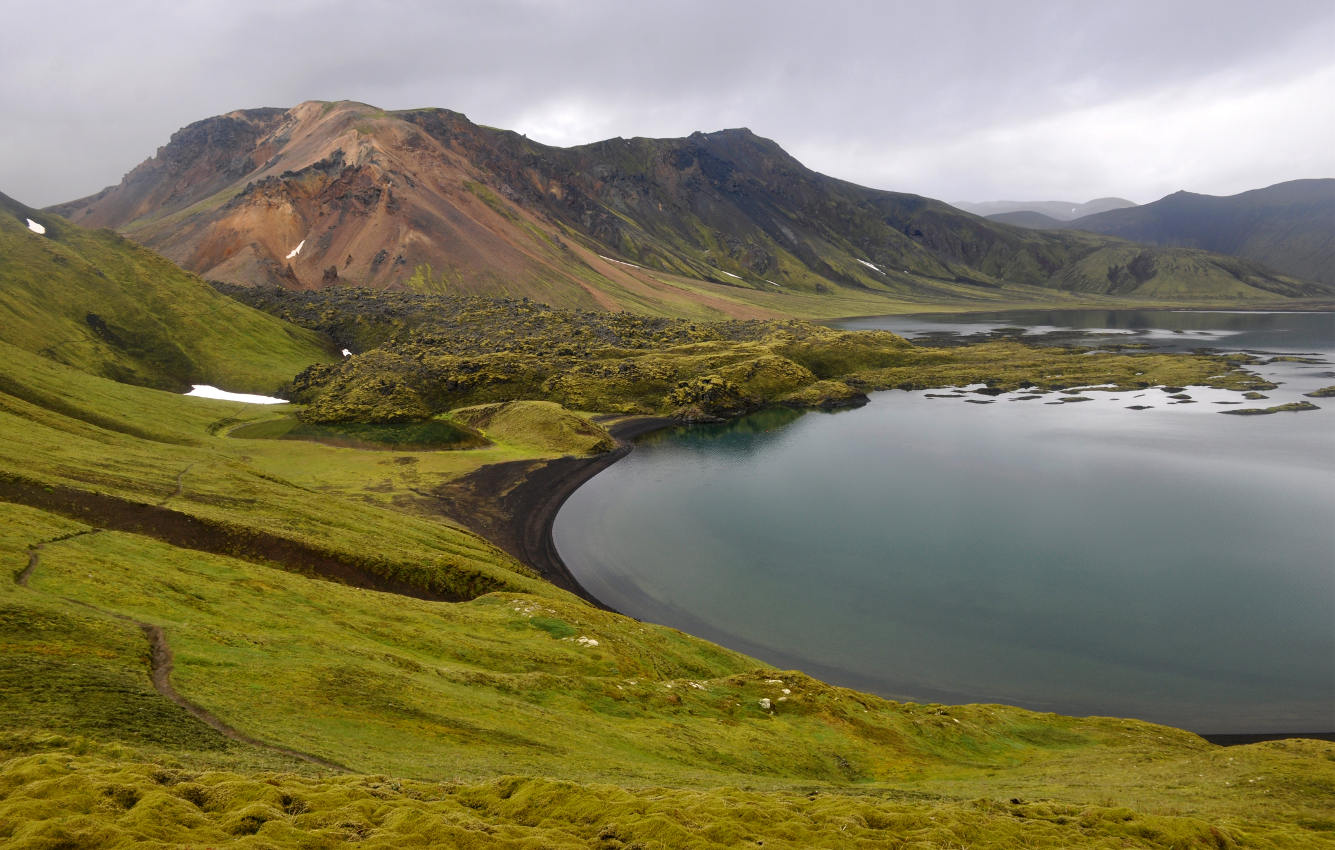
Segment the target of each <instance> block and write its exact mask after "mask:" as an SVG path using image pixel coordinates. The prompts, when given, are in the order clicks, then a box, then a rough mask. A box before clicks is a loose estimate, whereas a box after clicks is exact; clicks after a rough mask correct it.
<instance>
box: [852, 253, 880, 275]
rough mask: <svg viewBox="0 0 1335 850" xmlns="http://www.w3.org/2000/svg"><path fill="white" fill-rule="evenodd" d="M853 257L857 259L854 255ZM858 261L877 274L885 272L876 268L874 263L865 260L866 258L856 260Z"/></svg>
mask: <svg viewBox="0 0 1335 850" xmlns="http://www.w3.org/2000/svg"><path fill="white" fill-rule="evenodd" d="M854 259H857V258H856V257H854ZM858 262H859V263H862V264H863V265H864V266H866V267H867V268H869V269H871V270H872V271H874V272H876V273H877V274H885V272H883V271H881V270H880V269H879V268H877V267H876V266H874V265H872V264H871V263H869V262H867V261H866V260H858Z"/></svg>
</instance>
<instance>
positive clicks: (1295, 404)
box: [1219, 401, 1321, 416]
mask: <svg viewBox="0 0 1335 850" xmlns="http://www.w3.org/2000/svg"><path fill="white" fill-rule="evenodd" d="M1320 409H1321V408H1319V407H1317V406H1316V405H1315V404H1312V403H1311V402H1310V401H1291V402H1289V403H1288V404H1277V405H1275V406H1274V407H1244V408H1242V409H1241V410H1221V411H1219V412H1220V413H1231V414H1233V415H1234V416H1265V415H1267V414H1271V413H1297V412H1298V411H1300V410H1320Z"/></svg>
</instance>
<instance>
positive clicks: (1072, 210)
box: [950, 198, 1136, 221]
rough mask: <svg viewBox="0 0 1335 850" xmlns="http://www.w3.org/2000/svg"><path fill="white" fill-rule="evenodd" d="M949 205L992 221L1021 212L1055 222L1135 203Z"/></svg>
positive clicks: (1099, 200) (1110, 200)
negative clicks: (1041, 216)
mask: <svg viewBox="0 0 1335 850" xmlns="http://www.w3.org/2000/svg"><path fill="white" fill-rule="evenodd" d="M950 205H951V206H952V207H958V208H959V209H962V210H964V211H965V212H971V213H973V214H974V215H981V216H983V217H984V218H990V219H992V220H994V221H997V220H999V219H998V218H997V217H998V216H1001V215H1005V214H1007V213H1021V212H1033V213H1039V214H1040V215H1044V216H1047V217H1049V218H1052V219H1055V220H1057V221H1072V220H1074V219H1077V218H1083V217H1084V216H1087V215H1095V214H1097V213H1101V212H1107V211H1108V210H1118V209H1124V208H1126V207H1134V206H1135V205H1136V202H1135V201H1128V200H1127V199H1126V198H1095V199H1094V200H1092V201H1085V202H1084V203H1083V204H1076V203H1071V202H1070V201H981V202H979V203H970V202H968V201H952V202H951V204H950Z"/></svg>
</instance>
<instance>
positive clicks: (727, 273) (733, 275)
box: [719, 269, 742, 280]
mask: <svg viewBox="0 0 1335 850" xmlns="http://www.w3.org/2000/svg"><path fill="white" fill-rule="evenodd" d="M719 272H720V273H721V274H726V275H727V276H728V277H735V278H737V279H738V280H741V279H742V276H741V275H739V274H733V273H732V272H725V271H723V269H719Z"/></svg>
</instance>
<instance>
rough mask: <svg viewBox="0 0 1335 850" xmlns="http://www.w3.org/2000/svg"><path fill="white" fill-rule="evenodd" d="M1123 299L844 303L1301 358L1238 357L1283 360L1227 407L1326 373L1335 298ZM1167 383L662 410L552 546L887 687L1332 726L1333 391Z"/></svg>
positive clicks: (592, 577)
mask: <svg viewBox="0 0 1335 850" xmlns="http://www.w3.org/2000/svg"><path fill="white" fill-rule="evenodd" d="M1134 317H1135V318H1134V323H1135V324H1146V323H1147V322H1153V321H1155V320H1157V321H1158V323H1159V324H1160V325H1161V326H1165V325H1166V326H1167V327H1160V328H1158V329H1157V330H1156V329H1153V328H1147V329H1145V332H1144V333H1137V334H1127V333H1125V331H1126V330H1127V328H1123V327H1121V326H1119V325H1118V324H1116V323H1117V322H1119V321H1122V320H1123V319H1126V320H1127V322H1131V321H1132V319H1131V318H1129V317H1128V316H1127V315H1125V314H1103V315H1102V316H1101V317H1100V316H1099V315H1093V316H1091V314H1069V315H1060V314H1045V315H1043V316H1038V317H1035V316H1032V315H1027V316H1021V315H1015V314H1011V315H1001V316H998V317H994V318H985V319H982V320H972V319H971V320H968V321H965V320H961V319H959V318H958V317H939V318H938V317H931V318H926V319H924V318H912V319H900V318H893V317H892V318H885V319H882V320H858V324H859V325H861V326H877V325H876V322H877V321H880V322H881V323H882V324H880V325H879V326H883V327H890V329H892V330H895V331H896V332H899V333H905V334H907V335H913V334H916V333H920V332H931V331H939V330H942V329H949V330H954V331H956V332H961V333H968V332H976V331H979V330H987V329H989V328H990V327H1000V326H1014V325H1017V324H1024V325H1026V326H1032V327H1040V326H1043V328H1044V329H1049V328H1053V327H1056V328H1061V327H1079V326H1081V325H1082V324H1083V325H1085V326H1092V327H1094V328H1096V329H1097V328H1107V329H1114V330H1119V329H1120V330H1122V331H1124V332H1123V333H1121V334H1119V336H1130V335H1134V336H1135V341H1139V342H1150V343H1152V342H1153V341H1154V340H1155V339H1158V338H1162V339H1163V340H1164V341H1163V342H1162V343H1161V344H1163V345H1168V346H1183V345H1187V344H1188V343H1184V342H1183V340H1182V339H1181V337H1182V336H1183V335H1182V334H1176V333H1173V331H1174V330H1180V329H1182V328H1180V327H1174V326H1180V325H1183V324H1187V325H1189V326H1190V329H1191V332H1192V333H1193V334H1198V335H1199V336H1198V339H1197V340H1191V341H1190V343H1189V344H1190V345H1193V346H1194V345H1202V344H1209V345H1214V346H1218V347H1220V348H1223V349H1230V348H1233V347H1237V348H1253V349H1255V348H1258V347H1261V348H1264V349H1265V350H1268V351H1271V352H1282V351H1302V352H1305V353H1309V354H1310V353H1315V354H1317V355H1319V358H1318V359H1320V360H1321V361H1322V362H1318V363H1288V362H1279V363H1274V364H1271V365H1269V366H1266V367H1258V371H1261V372H1262V373H1264V374H1266V375H1267V377H1270V378H1271V379H1272V380H1276V381H1282V382H1283V383H1282V385H1281V387H1280V389H1278V390H1275V391H1271V392H1270V393H1269V395H1270V396H1271V398H1270V399H1269V400H1267V401H1264V402H1248V403H1247V405H1248V406H1250V405H1253V404H1259V405H1262V406H1268V405H1272V404H1280V403H1283V402H1286V401H1293V400H1297V399H1299V398H1301V393H1302V392H1307V391H1310V390H1311V389H1314V388H1316V387H1321V386H1326V385H1329V384H1332V383H1335V372H1333V371H1332V370H1335V366H1332V365H1331V363H1330V362H1329V361H1330V360H1331V359H1332V355H1335V333H1332V330H1335V327H1333V326H1332V324H1331V322H1332V318H1335V317H1332V316H1331V315H1330V314H1322V315H1319V316H1315V317H1314V316H1311V315H1307V316H1291V315H1285V314H1266V315H1262V316H1252V317H1250V318H1251V319H1252V322H1253V323H1252V324H1251V325H1248V323H1247V321H1246V320H1247V319H1248V318H1249V317H1247V316H1239V315H1237V314H1201V313H1192V314H1181V313H1177V314H1170V313H1165V314H1148V318H1147V314H1145V313H1137V314H1134ZM1021 319H1024V320H1026V321H1023V322H1022V321H1020V320H1021ZM1209 325H1215V326H1214V327H1210V326H1209ZM1130 330H1132V331H1134V330H1135V328H1130ZM1199 340H1207V341H1206V342H1201V341H1199ZM1188 392H1189V394H1190V395H1192V397H1193V399H1194V400H1195V401H1196V403H1193V404H1177V403H1174V401H1176V400H1173V399H1169V398H1168V395H1169V394H1168V393H1165V392H1163V391H1161V390H1158V389H1151V390H1146V391H1143V392H1138V393H1118V394H1108V393H1094V394H1092V395H1094V396H1096V397H1097V399H1098V400H1096V401H1093V402H1086V403H1081V404H1047V403H1045V402H1046V401H1049V400H1051V399H1050V398H1049V397H1045V398H1040V399H1030V400H1020V396H1018V395H1011V396H1001V397H999V398H997V399H996V401H995V402H993V403H990V404H969V403H964V401H963V399H965V398H970V397H972V398H973V399H974V400H976V401H987V400H989V399H988V398H987V397H985V396H981V395H970V394H968V393H955V394H951V393H942V392H941V391H934V392H932V393H910V392H901V391H894V392H886V393H878V394H875V395H874V396H873V398H872V401H871V403H870V404H868V405H867V406H866V407H863V408H860V409H858V410H854V411H847V412H842V413H837V414H822V413H808V414H797V413H793V412H790V411H771V412H766V413H761V414H757V415H755V416H752V417H748V418H746V419H744V420H742V421H740V422H737V423H733V424H730V425H725V426H706V427H694V428H685V429H677V430H675V431H672V432H665V433H660V434H657V435H652V436H651V437H649V438H647V439H646V440H644V441H642V442H641V444H639V446H638V447H637V448H636V450H635V451H634V452H633V453H632V454H631V455H630V456H629V457H627V458H626V459H624V460H622V461H620V462H618V463H617V464H615V465H613V466H612V467H610V468H609V469H608V470H606V471H604V472H603V473H601V474H600V475H599V476H597V477H596V478H594V479H593V480H592V481H590V482H589V483H588V484H586V485H585V486H584V487H582V488H581V489H580V490H579V491H577V492H576V493H575V494H574V496H572V497H571V499H570V501H568V502H567V503H566V505H565V507H564V508H563V509H562V511H561V513H560V515H559V516H558V518H557V522H556V527H555V537H556V543H557V546H558V549H559V551H560V553H561V555H562V557H563V559H564V560H565V561H566V563H567V565H568V566H569V567H570V569H571V570H572V572H574V573H575V575H576V576H577V577H578V578H579V580H580V582H581V583H582V584H584V586H585V587H586V588H588V589H589V590H590V591H591V592H592V593H593V594H594V595H595V596H597V597H598V598H599V599H601V600H603V601H604V602H606V603H608V604H609V605H611V606H613V607H615V608H617V609H618V610H621V611H623V612H625V613H628V614H631V615H633V616H636V617H640V618H642V619H646V620H651V621H654V622H660V623H665V624H668V625H673V626H677V627H679V628H682V629H685V630H688V631H690V632H692V633H695V634H699V635H701V636H704V637H708V638H711V639H713V640H716V641H718V642H720V643H722V644H724V645H727V646H730V647H733V648H736V649H739V650H741V651H743V652H747V653H749V654H752V655H755V656H757V657H759V658H761V659H764V660H766V661H768V662H771V663H773V664H775V665H778V666H781V667H791V668H797V669H802V670H805V671H807V672H809V673H812V674H814V675H818V676H820V677H822V678H826V679H828V680H831V681H834V682H837V683H841V684H847V685H850V686H855V687H859V688H863V689H867V690H871V691H875V692H878V693H882V694H885V695H887V696H892V697H897V698H903V699H914V700H918V701H933V702H976V701H984V702H1004V703H1010V704H1016V705H1022V706H1026V707H1030V708H1035V709H1041V710H1050V711H1059V712H1062V713H1068V714H1107V715H1118V716H1133V717H1141V718H1144V719H1148V720H1154V721H1158V722H1164V723H1170V724H1173V725H1176V726H1182V727H1185V728H1189V729H1193V730H1196V731H1201V732H1206V733H1229V732H1266V731H1290V732H1292V731H1330V730H1335V716H1333V715H1335V415H1332V413H1331V411H1332V410H1333V409H1335V399H1331V400H1320V399H1317V400H1315V401H1316V403H1317V404H1321V405H1324V408H1323V409H1322V410H1318V411H1313V412H1308V413H1298V414H1277V415H1272V416H1260V417H1241V416H1221V415H1219V411H1220V410H1224V409H1227V408H1228V407H1229V406H1236V405H1224V404H1216V403H1215V402H1226V401H1237V400H1238V399H1237V396H1236V394H1233V393H1227V392H1222V391H1206V390H1201V389H1196V388H1189V390H1188ZM931 395H946V396H948V397H946V398H932V397H930V396H931ZM1133 404H1135V405H1141V406H1148V408H1149V409H1145V410H1130V409H1128V408H1129V406H1130V405H1133Z"/></svg>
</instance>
